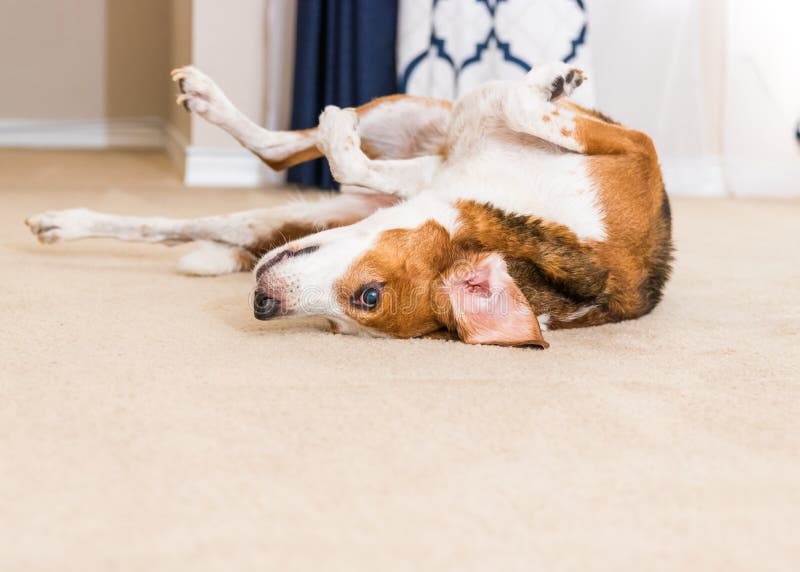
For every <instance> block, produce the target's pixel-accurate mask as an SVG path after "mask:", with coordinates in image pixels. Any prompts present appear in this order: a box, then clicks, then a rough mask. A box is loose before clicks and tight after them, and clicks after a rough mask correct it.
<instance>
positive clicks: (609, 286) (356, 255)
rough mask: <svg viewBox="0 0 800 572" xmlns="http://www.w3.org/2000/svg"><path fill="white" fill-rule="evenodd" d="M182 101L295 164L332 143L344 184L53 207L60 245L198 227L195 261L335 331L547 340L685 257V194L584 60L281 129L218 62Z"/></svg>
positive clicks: (174, 239)
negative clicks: (591, 89) (205, 207)
mask: <svg viewBox="0 0 800 572" xmlns="http://www.w3.org/2000/svg"><path fill="white" fill-rule="evenodd" d="M172 78H173V80H174V81H176V82H178V84H179V87H180V91H181V95H180V96H179V97H178V103H179V104H182V105H184V106H185V107H186V109H187V110H189V111H191V112H193V113H196V114H198V115H200V116H202V117H203V118H205V119H206V120H207V121H209V122H211V123H213V124H215V125H217V126H219V127H221V128H222V129H224V130H225V131H227V132H228V133H229V134H230V135H232V136H233V137H234V138H236V139H237V140H238V141H239V142H240V143H241V144H242V145H243V146H244V147H246V148H247V149H249V150H250V151H252V152H253V153H255V154H256V155H257V156H258V157H259V158H261V159H262V160H263V161H264V162H265V163H266V164H267V165H268V166H269V167H271V168H273V169H276V170H280V169H286V168H288V167H290V166H292V165H296V164H298V163H301V162H304V161H308V160H312V159H316V158H318V157H320V156H322V155H324V156H325V157H326V158H327V160H328V163H329V165H330V169H331V172H332V174H333V176H334V178H335V179H336V180H337V181H338V182H339V183H340V185H341V192H340V193H338V194H337V195H336V196H334V197H332V198H328V199H323V200H320V201H317V202H303V201H301V202H297V203H292V204H288V205H285V206H280V207H277V208H265V209H259V210H253V211H247V212H239V213H235V214H230V215H226V216H210V217H204V218H197V219H184V220H178V219H166V218H155V217H154V218H143V217H128V216H115V215H110V214H102V213H97V212H93V211H90V210H87V209H71V210H66V211H56V212H52V211H51V212H46V213H43V214H39V215H36V216H33V217H31V218H29V219H28V220H27V221H26V223H27V224H28V226H29V227H30V229H31V231H32V232H33V233H34V234H35V235H36V236H37V237H38V239H39V240H40V241H41V242H44V243H51V242H55V241H58V240H70V239H78V238H87V237H106V238H118V239H123V240H134V241H145V242H160V243H167V244H173V243H179V242H187V241H206V242H207V243H211V244H212V245H213V247H205V248H202V249H200V250H198V251H196V252H192V253H190V254H188V255H186V256H185V257H184V258H183V259H182V260H181V261H180V262H179V269H180V270H181V271H183V272H185V273H188V274H197V275H214V274H223V273H228V272H238V271H249V270H254V272H255V281H256V287H255V295H254V297H253V311H254V315H255V317H256V318H258V319H260V320H268V319H272V318H275V317H278V316H290V315H320V316H325V317H327V318H328V320H329V321H330V323H331V327H332V330H333V331H334V332H341V333H350V334H362V335H364V334H365V335H371V336H383V337H397V338H414V337H426V336H432V337H450V338H453V339H459V340H461V341H463V342H466V343H468V344H495V345H507V346H536V347H540V348H546V347H547V346H548V344H547V342H546V341H545V339H544V337H543V333H542V332H543V331H546V330H548V329H556V328H576V327H583V326H596V325H600V324H605V323H609V322H618V321H621V320H627V319H632V318H638V317H640V316H643V315H645V314H647V313H649V312H650V311H651V310H652V309H653V308H654V307H655V306H656V305H657V304H658V302H659V301H660V299H661V297H662V291H663V288H664V285H665V283H666V282H667V280H668V277H669V274H670V271H671V261H672V250H673V247H672V238H671V234H672V232H671V215H670V205H669V200H668V198H667V194H666V191H665V189H664V184H663V182H662V176H661V171H660V167H659V162H658V157H657V154H656V150H655V147H654V145H653V143H652V141H651V140H650V138H649V137H648V136H647V135H645V134H643V133H640V132H638V131H634V130H631V129H627V128H625V127H623V126H621V125H619V124H617V123H614V122H613V121H611V120H610V119H609V118H607V117H606V116H604V115H602V114H600V113H598V112H595V111H590V110H587V109H584V108H582V107H580V106H578V105H576V104H574V103H572V102H570V101H569V99H568V97H569V96H570V95H571V94H572V92H573V91H574V90H575V89H577V88H578V87H580V85H581V84H582V83H583V82H584V81H585V79H586V77H585V75H584V73H583V72H582V71H581V70H579V69H577V68H574V67H571V66H570V65H568V64H563V63H556V64H550V65H543V66H539V67H537V68H535V69H534V70H533V71H531V72H530V73H528V74H527V75H526V76H525V77H524V79H520V80H516V81H497V82H491V83H486V84H484V85H482V86H480V87H479V88H477V89H476V90H474V91H472V92H471V93H469V94H467V95H465V96H464V97H462V98H460V99H458V100H457V101H455V102H453V101H449V100H441V99H434V98H429V97H415V96H409V95H393V96H388V97H382V98H379V99H376V100H374V101H372V102H370V103H367V104H365V105H362V106H360V107H357V108H355V109H352V108H351V109H340V108H338V107H335V106H328V107H326V108H325V109H324V111H323V112H322V114H321V115H320V118H319V125H318V126H317V127H316V128H314V129H307V130H302V131H269V130H266V129H264V128H262V127H259V126H258V125H256V124H255V123H253V122H252V121H250V120H249V119H248V118H247V117H245V116H244V115H243V114H242V113H241V112H240V111H239V110H238V109H237V108H236V107H235V106H234V105H233V104H232V103H231V102H230V100H229V99H228V98H227V97H226V96H225V94H224V93H223V91H222V90H221V89H220V88H219V87H218V86H217V85H216V84H215V83H214V82H213V81H212V80H211V79H210V78H209V77H208V76H206V75H205V74H203V73H202V72H201V71H199V70H198V69H196V68H194V67H192V66H189V67H184V68H179V69H177V70H174V71H173V72H172Z"/></svg>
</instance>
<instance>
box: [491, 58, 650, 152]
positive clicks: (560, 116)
mask: <svg viewBox="0 0 800 572" xmlns="http://www.w3.org/2000/svg"><path fill="white" fill-rule="evenodd" d="M584 80H585V77H584V75H583V72H582V71H581V70H579V69H577V68H574V67H571V66H569V65H568V64H563V63H556V64H549V65H543V66H540V67H538V68H535V69H534V70H533V71H532V72H530V73H529V74H528V75H527V76H526V77H525V79H524V80H522V81H513V82H504V85H503V86H502V88H501V90H502V91H499V93H500V95H501V104H500V106H499V110H500V113H499V118H500V119H502V120H504V122H505V123H506V125H507V126H508V127H509V128H510V129H511V130H513V131H516V132H518V133H527V134H529V135H533V136H534V137H537V138H539V139H542V140H544V141H547V142H549V143H553V144H555V145H558V146H559V147H561V148H563V149H567V150H568V151H573V152H576V153H581V154H584V155H621V154H626V153H638V154H646V155H648V156H652V155H654V153H655V149H654V147H653V144H652V142H651V141H650V138H649V137H647V136H646V135H645V134H643V133H640V132H638V131H634V130H632V129H626V128H625V127H622V126H620V125H615V124H613V123H609V122H607V121H606V120H604V119H603V118H602V117H601V116H599V115H598V114H596V113H593V112H588V111H586V110H583V109H582V108H580V107H578V106H575V105H573V104H571V103H570V102H564V103H563V104H560V105H556V103H555V102H556V101H558V100H559V99H561V98H562V97H565V96H569V95H570V94H571V93H572V92H573V91H574V90H576V89H577V88H578V87H580V86H581V84H582V83H583V82H584Z"/></svg>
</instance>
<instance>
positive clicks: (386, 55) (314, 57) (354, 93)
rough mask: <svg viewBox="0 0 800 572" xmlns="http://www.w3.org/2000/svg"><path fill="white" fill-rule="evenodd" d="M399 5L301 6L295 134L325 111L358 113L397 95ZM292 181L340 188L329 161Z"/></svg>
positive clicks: (292, 175) (348, 1)
mask: <svg viewBox="0 0 800 572" xmlns="http://www.w3.org/2000/svg"><path fill="white" fill-rule="evenodd" d="M396 34H397V0H299V1H298V4H297V46H296V52H295V68H294V94H293V96H292V129H308V128H310V127H314V126H316V124H317V118H318V117H319V114H320V112H321V111H322V109H323V108H324V107H325V106H326V105H338V106H339V107H354V106H356V105H360V104H362V103H366V102H368V101H370V100H371V99H374V98H376V97H379V96H382V95H389V94H392V93H395V92H396V91H397V79H396V75H395V73H396V72H395V39H396ZM288 179H289V181H291V182H294V183H299V184H301V185H306V186H314V187H321V188H323V189H332V188H335V184H334V182H333V178H332V177H331V173H330V170H329V169H328V165H327V162H326V161H325V160H324V159H319V160H317V161H313V162H309V163H303V164H302V165H298V166H296V167H292V168H291V169H289V177H288Z"/></svg>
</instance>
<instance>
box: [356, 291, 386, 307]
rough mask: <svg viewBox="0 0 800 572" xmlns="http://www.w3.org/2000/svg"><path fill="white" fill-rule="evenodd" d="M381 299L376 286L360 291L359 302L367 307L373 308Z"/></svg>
mask: <svg viewBox="0 0 800 572" xmlns="http://www.w3.org/2000/svg"><path fill="white" fill-rule="evenodd" d="M380 299H381V292H380V290H378V289H377V288H367V289H366V290H364V291H363V292H362V293H361V303H362V304H364V305H365V306H366V307H367V308H374V307H375V306H377V305H378V301H379V300H380Z"/></svg>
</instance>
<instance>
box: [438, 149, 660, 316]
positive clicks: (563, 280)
mask: <svg viewBox="0 0 800 572" xmlns="http://www.w3.org/2000/svg"><path fill="white" fill-rule="evenodd" d="M596 159H599V158H595V157H593V158H592V161H591V162H590V164H594V163H593V161H595V160H596ZM602 159H603V160H602V161H600V162H599V165H602V168H603V169H609V170H608V171H603V173H602V176H605V177H608V179H602V177H600V173H599V172H598V176H599V177H600V185H601V200H602V201H603V205H604V207H605V209H606V226H607V232H608V239H607V240H606V241H604V242H597V241H585V242H581V241H580V240H579V239H578V238H577V236H575V234H574V233H572V231H570V230H569V229H568V228H566V227H564V226H561V225H558V224H555V223H549V222H545V221H542V220H541V219H538V218H536V217H526V216H521V215H516V214H511V213H507V212H505V211H502V210H500V209H497V208H495V207H493V206H491V205H488V204H479V203H475V202H473V201H460V202H459V203H457V207H458V208H459V210H460V211H461V217H460V223H461V225H460V229H459V232H458V234H457V235H456V236H455V237H454V240H453V242H454V248H460V249H466V250H486V251H494V252H499V253H501V254H503V255H504V257H505V260H506V264H507V266H508V272H509V274H510V275H511V276H512V278H514V282H515V283H516V284H517V286H518V287H519V288H520V290H522V292H523V294H524V295H525V297H526V298H527V300H528V302H529V303H530V304H531V307H532V308H533V309H534V311H535V312H536V313H537V314H544V313H547V314H550V324H549V326H550V327H551V328H553V329H556V328H574V327H581V326H592V325H598V324H603V323H607V322H615V321H619V320H623V319H628V318H635V317H638V316H641V315H643V314H646V313H647V312H649V311H650V310H652V308H653V307H655V305H656V304H657V303H658V301H659V300H660V298H661V291H662V289H663V287H664V284H665V283H666V281H667V279H668V277H669V271H670V261H671V252H672V244H671V233H670V223H669V203H668V201H667V199H666V195H665V194H664V193H663V191H659V192H656V193H653V192H649V189H650V188H651V187H650V185H652V184H656V183H659V184H660V174H659V171H658V164H657V161H655V160H654V159H652V160H653V161H655V163H652V162H651V159H650V158H638V159H637V158H636V157H633V158H627V160H623V159H622V158H614V157H605V158H602ZM608 160H611V161H615V163H614V164H611V163H609V164H607V165H606V164H605V163H606V162H607V161H608ZM620 169H622V171H620ZM626 169H631V171H630V172H626V171H625V170H626ZM652 169H655V171H654V172H652ZM648 177H649V178H648ZM653 177H657V179H653ZM642 189H648V191H647V192H642ZM611 193H613V195H612V194H611ZM653 201H655V202H657V204H658V205H659V206H658V208H657V209H656V211H653V210H652V209H651V206H652V202H653ZM606 202H608V203H609V204H608V206H606ZM576 313H577V316H576Z"/></svg>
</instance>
